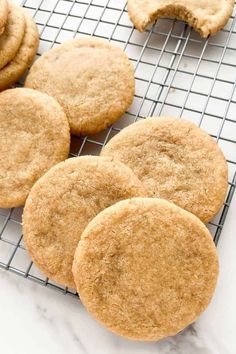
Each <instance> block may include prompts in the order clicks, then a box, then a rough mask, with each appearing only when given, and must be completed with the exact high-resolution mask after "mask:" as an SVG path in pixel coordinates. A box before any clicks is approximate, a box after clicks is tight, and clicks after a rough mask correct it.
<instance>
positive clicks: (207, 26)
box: [128, 0, 234, 37]
mask: <svg viewBox="0 0 236 354" xmlns="http://www.w3.org/2000/svg"><path fill="white" fill-rule="evenodd" d="M233 7H234V0H208V1H204V0H191V1H188V0H128V12H129V16H130V19H131V21H132V22H133V23H134V25H135V27H136V28H137V29H138V30H139V31H141V32H142V31H144V30H145V28H146V27H147V26H148V25H149V23H151V22H153V21H154V20H156V19H159V18H161V17H174V18H177V19H180V20H183V21H186V22H187V23H188V24H189V25H190V26H192V27H193V28H194V29H195V30H196V31H198V32H199V33H200V35H201V36H202V37H207V36H209V35H212V34H215V33H216V32H218V31H219V30H220V29H221V28H222V27H224V25H225V24H226V23H227V21H228V19H229V17H230V15H231V14H232V11H233Z"/></svg>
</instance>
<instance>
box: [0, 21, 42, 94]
mask: <svg viewBox="0 0 236 354" xmlns="http://www.w3.org/2000/svg"><path fill="white" fill-rule="evenodd" d="M24 15H25V21H26V26H25V34H24V37H23V41H22V43H21V46H20V48H19V50H18V52H17V53H16V56H15V58H14V59H13V60H12V61H10V62H9V63H8V64H7V65H6V66H5V67H4V68H3V69H1V70H0V91H2V90H5V89H6V88H8V87H10V86H11V85H13V84H14V83H16V82H17V80H19V78H20V77H21V76H22V75H23V74H24V72H25V71H26V70H27V69H28V67H29V65H30V64H31V62H32V60H33V58H34V56H35V54H36V51H37V48H38V44H39V34H38V30H37V26H36V24H35V22H34V21H33V19H32V18H30V17H29V16H28V15H27V14H24Z"/></svg>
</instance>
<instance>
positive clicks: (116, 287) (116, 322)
mask: <svg viewBox="0 0 236 354" xmlns="http://www.w3.org/2000/svg"><path fill="white" fill-rule="evenodd" d="M72 269H73V275H74V280H75V283H76V286H77V290H78V292H79V295H80V299H81V301H82V302H83V304H84V305H85V307H86V308H87V310H88V311H89V312H90V313H91V314H92V315H93V316H94V317H95V318H96V319H97V320H98V321H100V322H101V323H102V324H103V325H105V326H106V327H107V328H108V329H110V330H111V331H113V332H114V333H116V334H119V335H122V336H125V337H128V338H130V339H136V340H150V341H156V340H159V339H162V338H164V337H167V336H172V335H175V334H176V333H178V332H179V331H181V330H182V329H183V328H185V327H186V326H187V325H189V324H190V323H192V322H193V321H195V320H196V319H197V317H198V316H199V315H200V314H201V313H202V311H204V309H205V308H206V307H207V305H208V304H209V302H210V300H211V298H212V295H213V293H214V290H215V286H216V281H217V276H218V258H217V253H216V248H215V245H214V243H213V240H212V237H211V235H210V233H209V231H208V230H207V228H206V227H205V226H204V224H203V223H202V222H201V221H200V220H199V219H198V218H197V217H195V216H194V215H192V214H190V213H189V212H187V211H185V210H183V209H181V208H179V207H177V206H176V205H174V204H171V203H169V202H167V201H165V200H161V199H157V198H133V199H131V200H125V201H121V202H119V203H117V204H115V205H113V206H111V207H110V208H107V209H106V210H104V211H102V212H101V213H100V214H98V215H97V216H96V217H95V218H94V219H93V220H92V221H91V222H90V223H89V224H88V226H87V227H86V229H85V231H84V232H83V234H82V237H81V240H80V242H79V245H78V247H77V250H76V252H75V257H74V262H73V268H72Z"/></svg>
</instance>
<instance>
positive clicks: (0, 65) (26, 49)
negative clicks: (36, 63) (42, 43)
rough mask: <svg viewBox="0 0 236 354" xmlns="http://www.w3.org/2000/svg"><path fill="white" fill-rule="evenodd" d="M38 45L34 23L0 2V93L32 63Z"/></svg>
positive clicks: (13, 6) (8, 5)
mask: <svg viewBox="0 0 236 354" xmlns="http://www.w3.org/2000/svg"><path fill="white" fill-rule="evenodd" d="M38 43H39V36H38V30H37V27H36V25H35V23H34V21H33V20H32V19H31V18H30V17H29V16H28V15H27V14H26V13H25V12H24V11H23V9H22V8H21V7H19V6H17V5H15V4H13V3H12V2H10V1H9V2H7V1H6V0H0V91H2V90H4V89H6V88H7V87H9V86H11V85H12V84H14V83H15V82H17V81H18V79H19V78H20V77H21V75H22V74H23V73H24V72H25V70H26V69H27V68H28V66H29V65H30V63H31V62H32V60H33V58H34V56H35V53H36V51H37V48H38Z"/></svg>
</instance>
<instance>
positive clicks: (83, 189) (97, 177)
mask: <svg viewBox="0 0 236 354" xmlns="http://www.w3.org/2000/svg"><path fill="white" fill-rule="evenodd" d="M145 195H146V191H145V189H144V187H143V185H142V183H141V182H140V181H139V180H138V178H137V177H136V176H135V175H134V173H133V172H132V171H131V170H130V169H129V168H128V167H127V166H125V165H123V164H122V163H121V162H118V161H113V159H112V158H107V157H98V156H83V157H77V158H73V159H69V160H67V161H66V162H63V163H60V164H58V165H57V166H55V167H53V168H52V169H51V170H50V171H49V172H48V173H46V174H45V175H44V176H43V177H42V178H41V179H40V180H39V181H38V182H37V183H36V184H35V185H34V187H33V189H32V190H31V193H30V195H29V197H28V199H27V202H26V205H25V209H24V214H23V234H24V241H25V244H26V247H27V249H28V251H29V254H30V255H31V257H32V259H33V261H34V262H35V264H36V265H37V266H38V267H39V268H40V269H41V270H42V272H43V273H44V274H46V275H47V276H48V277H49V278H51V279H53V280H55V281H57V282H58V283H61V284H62V285H65V286H69V287H72V288H74V287H75V284H74V280H73V276H72V270H71V268H72V262H73V258H74V252H75V249H76V247H77V245H78V242H79V240H80V236H81V234H82V232H83V230H84V229H85V227H86V226H87V224H88V223H89V221H90V220H91V219H92V218H94V216H96V215H97V214H98V213H99V212H100V211H101V210H103V209H105V208H107V207H108V206H110V205H112V204H114V203H116V202H117V201H119V200H122V199H126V198H131V197H134V196H145Z"/></svg>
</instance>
